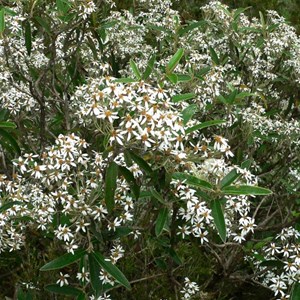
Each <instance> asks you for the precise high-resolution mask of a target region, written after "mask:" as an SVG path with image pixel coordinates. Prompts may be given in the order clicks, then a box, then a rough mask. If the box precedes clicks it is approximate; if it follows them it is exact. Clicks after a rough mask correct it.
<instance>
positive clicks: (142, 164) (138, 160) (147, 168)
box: [129, 151, 153, 175]
mask: <svg viewBox="0 0 300 300" xmlns="http://www.w3.org/2000/svg"><path fill="white" fill-rule="evenodd" d="M129 153H130V156H131V158H132V160H133V161H134V162H135V163H136V164H137V165H138V166H139V167H140V168H141V169H142V170H144V171H145V172H146V174H148V175H151V174H152V173H153V171H152V169H151V167H150V166H149V165H148V163H147V162H146V161H145V160H144V159H143V158H141V157H140V156H138V155H136V154H135V153H134V152H133V151H129Z"/></svg>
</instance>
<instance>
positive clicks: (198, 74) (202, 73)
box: [196, 67, 211, 79]
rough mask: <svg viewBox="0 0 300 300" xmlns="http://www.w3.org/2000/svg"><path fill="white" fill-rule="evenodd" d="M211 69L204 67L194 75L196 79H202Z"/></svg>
mask: <svg viewBox="0 0 300 300" xmlns="http://www.w3.org/2000/svg"><path fill="white" fill-rule="evenodd" d="M210 69H211V67H205V68H203V69H201V70H200V71H199V72H198V73H196V77H198V78H200V79H203V77H202V76H204V75H206V74H207V73H208V72H209V71H210Z"/></svg>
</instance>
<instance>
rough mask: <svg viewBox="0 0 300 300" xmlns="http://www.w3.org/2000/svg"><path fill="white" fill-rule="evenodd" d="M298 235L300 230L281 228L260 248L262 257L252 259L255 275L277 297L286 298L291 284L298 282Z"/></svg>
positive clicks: (299, 262)
mask: <svg viewBox="0 0 300 300" xmlns="http://www.w3.org/2000/svg"><path fill="white" fill-rule="evenodd" d="M299 237H300V232H299V231H298V230H295V229H294V228H292V227H287V228H284V229H282V230H281V232H280V233H279V234H278V235H277V236H276V237H275V240H272V241H271V242H269V243H267V244H266V245H265V246H264V247H263V248H262V249H261V251H260V253H262V254H263V257H264V259H263V260H262V261H256V260H255V261H254V265H255V268H256V273H257V277H258V278H260V279H262V282H263V284H264V285H266V286H268V287H270V288H271V289H272V290H273V291H274V294H275V296H276V297H277V299H288V298H289V297H290V293H291V290H292V287H293V284H294V283H296V282H299V278H300V277H299V276H300V244H299ZM258 254H259V253H258V252H256V253H254V255H258ZM248 259H249V258H248ZM279 266H280V267H279ZM270 267H271V268H270Z"/></svg>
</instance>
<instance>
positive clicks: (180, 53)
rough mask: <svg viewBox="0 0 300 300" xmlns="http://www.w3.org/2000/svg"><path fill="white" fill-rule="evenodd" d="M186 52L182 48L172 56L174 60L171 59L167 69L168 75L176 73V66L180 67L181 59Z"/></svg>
mask: <svg viewBox="0 0 300 300" xmlns="http://www.w3.org/2000/svg"><path fill="white" fill-rule="evenodd" d="M183 53H184V50H183V49H182V48H180V49H178V50H177V52H176V53H175V54H174V55H173V56H172V58H171V59H170V61H169V63H168V65H167V68H166V72H167V73H168V74H170V73H172V72H173V71H174V69H175V68H176V66H177V65H178V63H179V61H180V59H181V57H182V56H183Z"/></svg>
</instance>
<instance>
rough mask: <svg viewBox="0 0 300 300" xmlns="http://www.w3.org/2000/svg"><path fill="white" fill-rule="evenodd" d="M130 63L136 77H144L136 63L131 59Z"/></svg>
mask: <svg viewBox="0 0 300 300" xmlns="http://www.w3.org/2000/svg"><path fill="white" fill-rule="evenodd" d="M129 64H130V67H131V69H132V71H133V73H134V75H135V77H136V78H137V79H139V80H140V79H141V78H142V76H141V73H140V71H139V68H138V67H137V65H136V63H135V62H134V61H133V60H132V59H131V60H130V61H129Z"/></svg>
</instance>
